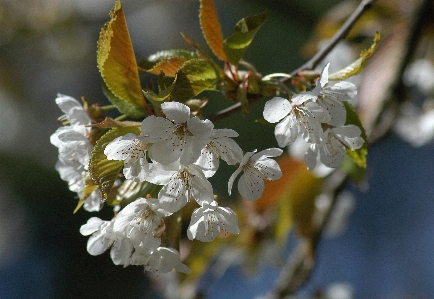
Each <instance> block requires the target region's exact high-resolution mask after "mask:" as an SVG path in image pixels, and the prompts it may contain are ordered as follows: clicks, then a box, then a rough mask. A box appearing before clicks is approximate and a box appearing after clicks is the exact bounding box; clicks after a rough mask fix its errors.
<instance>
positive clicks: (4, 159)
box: [0, 0, 434, 299]
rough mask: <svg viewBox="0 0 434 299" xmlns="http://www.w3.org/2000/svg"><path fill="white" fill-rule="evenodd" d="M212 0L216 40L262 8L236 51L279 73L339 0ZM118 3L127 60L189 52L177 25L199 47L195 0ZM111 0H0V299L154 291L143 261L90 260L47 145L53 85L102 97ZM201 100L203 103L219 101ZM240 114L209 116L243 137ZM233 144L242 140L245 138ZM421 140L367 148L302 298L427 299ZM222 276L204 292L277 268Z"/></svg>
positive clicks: (220, 291) (429, 207)
mask: <svg viewBox="0 0 434 299" xmlns="http://www.w3.org/2000/svg"><path fill="white" fill-rule="evenodd" d="M215 2H216V5H217V9H218V11H219V16H220V20H221V23H222V26H223V32H224V34H225V35H226V36H228V35H229V34H231V33H232V32H233V26H234V24H235V23H236V22H237V21H238V20H239V19H241V18H242V17H245V16H250V15H253V14H257V13H261V12H263V11H264V10H265V9H267V10H268V13H269V14H268V19H267V21H266V23H265V24H264V26H263V27H262V28H261V30H260V31H259V33H258V34H257V37H256V39H255V41H254V43H253V44H252V46H251V48H250V49H249V51H248V52H247V53H246V55H245V59H246V60H247V61H249V62H252V63H253V64H254V65H255V66H256V67H257V69H258V70H259V72H261V73H263V74H269V73H273V72H290V71H291V70H293V69H295V68H296V67H298V66H299V65H301V64H302V62H304V60H305V59H306V57H305V56H303V55H302V53H301V50H300V49H302V47H303V45H305V44H306V43H307V42H308V41H309V39H310V38H311V37H312V32H313V28H314V26H315V24H316V23H317V21H318V20H319V19H320V16H321V14H323V13H324V12H325V11H327V9H328V8H330V7H331V6H332V5H333V4H336V3H338V2H339V1H337V0H333V1H332V0H321V1H315V0H303V1H297V0H294V1H283V0H281V1H278V0H275V1H259V0H258V1H253V0H250V1H247V0H246V1H242V0H216V1H215ZM122 4H123V8H124V11H125V15H126V19H127V23H128V26H129V30H130V34H131V39H132V42H133V46H134V48H135V52H136V57H137V59H140V58H143V57H147V56H148V55H150V54H153V53H154V52H156V51H159V50H165V49H176V48H182V49H190V48H189V46H188V45H187V44H186V42H185V41H184V40H183V39H182V37H181V35H180V34H179V33H180V31H182V32H184V33H186V34H187V35H188V36H189V37H191V38H192V39H193V40H194V41H196V42H197V43H199V44H200V45H201V46H202V47H203V48H206V43H205V41H204V39H203V37H202V36H201V32H200V27H199V21H198V17H197V15H198V8H199V3H198V1H193V0H182V1H181V0H164V1H160V0H142V1H139V0H137V1H135V0H123V1H122ZM113 5H114V1H113V0H74V1H73V0H15V1H13V0H0V28H1V29H0V105H1V106H0V107H1V108H0V166H1V168H0V169H1V172H0V203H1V205H0V298H2V299H12V298H14V299H15V298H83V299H84V298H158V296H157V295H156V293H155V292H154V291H153V290H152V288H151V286H150V282H149V280H148V278H147V277H146V276H145V275H144V274H143V270H142V268H141V267H140V268H139V267H128V268H125V269H124V268H121V267H119V266H115V265H113V263H112V262H111V260H110V258H109V256H108V254H104V255H102V256H98V257H93V256H90V255H89V254H88V253H87V252H86V242H87V237H83V236H82V235H81V234H80V233H79V228H80V226H81V225H82V224H84V223H86V221H87V219H88V218H89V217H91V216H97V214H95V213H94V214H89V213H88V212H86V211H84V210H80V211H79V212H78V213H77V214H75V215H73V214H72V212H73V210H74V208H75V206H76V204H77V200H76V199H75V198H74V196H75V194H73V193H72V192H69V190H68V188H67V184H66V183H65V182H63V181H62V180H61V179H60V177H59V176H58V174H57V172H56V171H55V170H54V164H55V162H56V161H57V149H56V148H55V147H54V146H52V145H51V144H50V142H49V137H50V135H51V134H52V133H53V132H55V130H56V129H57V128H58V127H59V126H60V123H59V122H58V121H57V117H59V116H60V115H61V114H62V113H61V111H60V110H59V109H58V107H57V106H56V105H55V102H54V99H55V98H56V95H57V93H62V94H66V95H70V96H73V97H75V98H77V99H79V98H80V97H81V96H85V97H86V98H87V99H88V100H89V102H90V103H96V102H98V103H100V104H104V103H107V102H106V100H105V98H104V95H103V93H102V91H101V79H100V75H99V73H98V69H97V66H96V42H97V40H98V36H99V32H100V29H101V27H102V26H103V24H104V23H105V22H106V21H108V20H109V16H108V13H109V11H110V9H111V8H112V6H113ZM221 98H222V101H223V96H221ZM223 103H224V102H223ZM213 105H214V104H213ZM213 105H210V107H209V108H208V109H209V111H211V110H212V109H215V107H219V106H218V105H216V106H213ZM225 105H226V104H225V103H224V104H223V105H222V106H225ZM261 109H262V106H261V105H258V106H257V107H254V108H253V112H252V115H251V116H249V118H251V119H255V118H257V117H258V116H259V115H261ZM240 117H242V116H241V115H238V116H235V117H231V118H230V119H228V120H225V121H224V122H222V124H220V125H219V126H220V127H224V126H227V125H229V124H231V126H232V125H233V128H234V129H235V130H237V131H238V132H240V135H241V136H243V132H246V133H247V132H250V133H251V132H255V128H256V127H255V126H258V127H259V126H260V125H259V124H254V125H253V129H252V127H251V126H250V124H251V122H247V121H246V122H245V123H249V127H245V125H243V124H244V122H240V121H239V119H240ZM270 130H271V129H270ZM270 132H272V130H271V131H270ZM253 134H254V133H253ZM254 138H255V140H257V139H260V140H258V142H259V143H257V145H256V147H257V148H260V149H261V148H265V147H267V146H268V147H269V146H275V145H276V144H275V140H274V137H273V135H272V133H270V134H268V137H266V138H262V136H261V138H258V136H254ZM237 141H239V143H240V145H241V146H242V148H244V149H246V150H252V149H251V148H249V147H251V145H250V142H251V138H242V137H240V138H239V139H238V140H237ZM433 149H434V148H433V145H432V144H431V145H427V146H425V147H423V148H421V149H417V150H416V149H414V148H412V147H411V146H409V145H408V144H406V143H404V142H402V141H400V140H399V139H397V138H396V137H394V136H393V135H392V136H391V137H389V138H387V139H386V140H385V141H383V142H381V143H378V144H376V145H375V147H373V149H372V151H371V153H370V154H369V167H370V181H369V184H370V189H369V190H370V191H369V192H360V191H357V190H354V192H355V193H356V194H357V196H358V200H357V203H356V208H355V211H354V213H353V214H352V216H351V218H350V221H349V226H348V229H347V231H346V232H345V234H343V235H342V236H341V237H339V238H338V239H333V240H327V241H324V242H323V243H321V246H322V247H321V249H320V253H319V265H318V267H317V269H316V270H315V272H314V275H313V279H312V280H311V282H310V283H309V284H308V285H307V286H306V287H305V289H304V292H305V294H312V293H314V290H315V289H316V288H318V287H322V286H324V285H327V284H330V283H337V282H345V283H348V284H349V285H351V287H352V288H353V289H354V296H355V297H354V298H395V299H396V298H434V286H433V284H432V283H431V282H432V279H433V278H434V261H433V256H434V255H433V254H432V248H433V245H434V244H433V243H434V238H433V237H432V235H433V234H432V232H433V231H434V223H433V222H434V221H432V218H433V217H432V215H433V212H434V204H433V202H432V199H433V197H434V187H433V186H434V183H433V179H434V175H433V169H434V165H433V161H434V159H433ZM371 167H372V168H371ZM220 188H222V190H224V189H225V186H224V185H223V187H220ZM349 188H352V187H351V186H350V187H349ZM104 213H107V214H106V215H107V217H109V215H110V211H106V212H104V211H103V212H102V213H100V214H98V216H99V217H101V218H104V215H105V214H104ZM107 217H106V218H107ZM241 233H242V232H241ZM228 273H229V274H228V275H230V276H229V278H231V279H223V280H221V281H217V282H213V283H212V284H210V286H209V288H208V291H209V294H208V295H209V298H254V296H255V295H260V294H261V293H264V292H265V291H266V290H267V289H268V288H269V287H270V285H271V283H272V280H273V279H274V278H275V277H276V275H277V271H276V270H275V269H274V270H269V271H268V270H267V271H266V272H264V273H265V274H263V275H262V276H259V277H261V279H259V278H256V279H254V280H250V281H247V282H246V281H245V280H246V279H247V278H245V277H242V275H241V274H240V273H238V272H236V271H235V273H232V272H230V271H229V272H228ZM231 273H232V274H231ZM234 277H235V278H234ZM244 284H245V287H246V288H244V287H243V286H244ZM225 286H226V287H225ZM243 290H244V291H246V290H249V291H247V292H241V293H240V291H243Z"/></svg>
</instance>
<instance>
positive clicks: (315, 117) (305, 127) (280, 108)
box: [263, 94, 329, 147]
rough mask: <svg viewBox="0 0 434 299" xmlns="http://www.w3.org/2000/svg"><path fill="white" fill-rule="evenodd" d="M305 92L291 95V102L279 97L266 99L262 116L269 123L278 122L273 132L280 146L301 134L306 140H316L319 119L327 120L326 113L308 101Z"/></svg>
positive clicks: (308, 96)
mask: <svg viewBox="0 0 434 299" xmlns="http://www.w3.org/2000/svg"><path fill="white" fill-rule="evenodd" d="M310 98H311V96H310V95H307V94H299V95H295V96H294V97H292V99H291V102H290V101H288V100H287V99H284V98H281V97H274V98H273V99H271V100H269V101H267V103H265V107H264V113H263V115H264V118H265V120H267V121H268V122H270V123H276V122H279V121H280V122H279V123H278V124H277V125H276V128H275V130H274V134H275V136H276V140H277V143H278V144H279V146H280V147H285V146H287V145H288V144H290V143H291V142H294V141H295V140H296V139H297V137H298V136H299V135H301V136H302V137H303V138H304V139H305V140H306V141H307V142H317V141H318V140H319V138H320V136H321V134H322V128H321V121H327V120H328V119H327V117H329V116H328V114H327V113H326V111H325V109H324V108H323V107H321V106H319V105H318V104H316V103H314V102H311V101H309V99H310Z"/></svg>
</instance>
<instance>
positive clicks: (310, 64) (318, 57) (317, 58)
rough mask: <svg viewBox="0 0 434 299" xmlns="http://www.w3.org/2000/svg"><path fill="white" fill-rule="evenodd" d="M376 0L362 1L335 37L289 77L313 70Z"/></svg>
mask: <svg viewBox="0 0 434 299" xmlns="http://www.w3.org/2000/svg"><path fill="white" fill-rule="evenodd" d="M375 1H376V0H363V1H362V2H361V3H360V4H359V5H358V6H357V8H356V9H355V10H354V12H353V13H352V14H351V15H350V16H349V17H348V19H347V20H346V21H345V23H344V24H342V26H341V28H340V29H339V30H338V31H337V32H336V33H335V35H334V36H333V37H332V38H331V39H330V40H329V41H328V43H327V45H326V46H325V47H324V48H322V49H321V50H319V51H318V52H317V53H316V54H315V55H314V56H313V57H312V58H311V59H309V60H308V61H307V62H306V63H305V64H303V65H302V66H300V67H299V68H298V69H296V70H295V71H293V72H292V73H291V75H293V76H295V75H296V74H297V73H299V72H300V71H303V70H313V69H314V68H315V67H316V66H317V65H318V64H319V63H320V62H321V61H322V60H323V59H324V57H326V56H327V54H329V53H330V52H331V51H332V50H333V49H334V47H335V46H336V45H337V44H338V42H340V41H341V40H342V39H344V38H345V37H346V36H347V35H348V32H350V30H351V28H353V26H354V24H355V23H356V21H357V20H358V19H359V18H360V17H361V16H362V15H363V13H364V12H365V11H367V10H368V9H369V8H371V7H372V5H373V4H374V2H375Z"/></svg>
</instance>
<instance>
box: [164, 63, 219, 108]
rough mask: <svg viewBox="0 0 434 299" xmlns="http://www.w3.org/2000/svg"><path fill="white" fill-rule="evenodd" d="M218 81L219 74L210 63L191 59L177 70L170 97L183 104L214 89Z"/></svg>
mask: <svg viewBox="0 0 434 299" xmlns="http://www.w3.org/2000/svg"><path fill="white" fill-rule="evenodd" d="M219 79H220V73H219V71H218V70H217V69H216V68H215V67H214V65H213V64H212V63H211V62H210V61H208V60H205V59H191V60H189V61H187V62H185V63H184V65H183V66H182V67H181V68H180V69H179V70H178V72H177V74H176V79H175V86H174V89H173V91H172V93H171V96H172V98H173V100H176V101H180V102H185V101H187V100H189V99H191V98H192V97H194V96H196V95H198V94H199V93H201V92H202V91H204V90H208V89H210V90H212V89H215V86H214V85H215V83H217V81H218V80H219Z"/></svg>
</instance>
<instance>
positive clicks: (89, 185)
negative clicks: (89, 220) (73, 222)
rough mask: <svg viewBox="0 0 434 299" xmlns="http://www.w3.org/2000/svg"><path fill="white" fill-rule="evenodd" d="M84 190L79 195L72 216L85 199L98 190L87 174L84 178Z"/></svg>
mask: <svg viewBox="0 0 434 299" xmlns="http://www.w3.org/2000/svg"><path fill="white" fill-rule="evenodd" d="M84 183H85V186H84V189H83V192H82V193H81V196H80V200H79V201H78V203H77V206H76V207H75V209H74V212H73V214H75V213H77V211H78V210H79V209H80V208H81V207H82V206H83V205H84V203H85V202H86V199H87V198H88V197H89V196H90V195H91V194H92V193H93V192H94V191H95V190H96V189H97V188H98V185H97V184H95V182H94V181H93V180H92V178H91V177H90V176H89V174H87V175H86V176H85V178H84Z"/></svg>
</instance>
